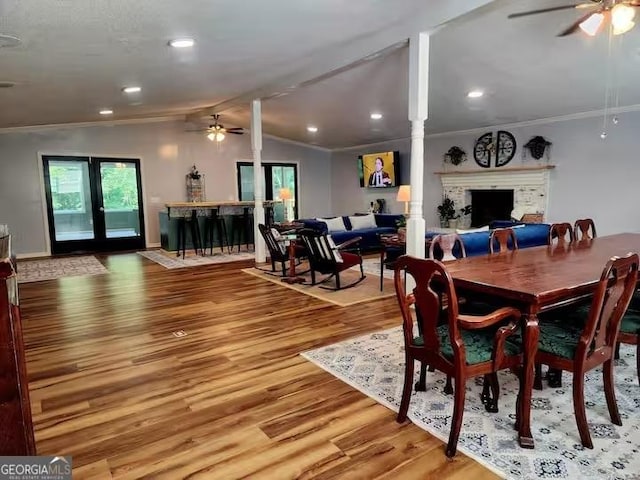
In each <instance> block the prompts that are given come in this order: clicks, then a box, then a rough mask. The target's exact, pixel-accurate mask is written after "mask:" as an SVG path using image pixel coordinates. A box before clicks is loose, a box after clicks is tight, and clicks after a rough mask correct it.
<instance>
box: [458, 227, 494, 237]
mask: <svg viewBox="0 0 640 480" xmlns="http://www.w3.org/2000/svg"><path fill="white" fill-rule="evenodd" d="M488 231H489V225H485V226H484V227H479V228H468V229H466V230H464V229H462V228H456V233H457V234H458V235H464V234H465V233H476V232H488Z"/></svg>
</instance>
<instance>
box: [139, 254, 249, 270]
mask: <svg viewBox="0 0 640 480" xmlns="http://www.w3.org/2000/svg"><path fill="white" fill-rule="evenodd" d="M137 253H138V255H141V256H143V257H145V258H148V259H149V260H151V261H153V262H156V263H159V264H160V265H162V266H163V267H164V268H168V269H174V268H186V267H201V266H203V265H217V264H220V263H229V262H239V261H246V260H254V259H255V258H256V255H255V253H253V252H239V253H237V252H236V253H216V254H215V255H213V256H211V255H207V256H205V257H203V256H201V255H195V254H191V255H186V256H185V258H184V259H183V258H182V255H180V256H179V257H178V256H176V252H166V251H164V250H147V251H144V252H137Z"/></svg>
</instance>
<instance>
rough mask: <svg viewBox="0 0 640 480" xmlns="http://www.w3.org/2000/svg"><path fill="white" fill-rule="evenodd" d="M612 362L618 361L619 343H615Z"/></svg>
mask: <svg viewBox="0 0 640 480" xmlns="http://www.w3.org/2000/svg"><path fill="white" fill-rule="evenodd" d="M613 359H614V360H620V342H616V350H615V353H614V355H613Z"/></svg>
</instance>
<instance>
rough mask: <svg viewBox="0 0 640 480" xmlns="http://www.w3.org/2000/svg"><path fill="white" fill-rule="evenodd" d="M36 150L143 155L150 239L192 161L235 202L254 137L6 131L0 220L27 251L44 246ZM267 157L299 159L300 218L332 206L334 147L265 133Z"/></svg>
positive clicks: (216, 192)
mask: <svg viewBox="0 0 640 480" xmlns="http://www.w3.org/2000/svg"><path fill="white" fill-rule="evenodd" d="M38 153H42V154H84V155H88V154H91V155H102V156H127V157H134V158H141V160H142V162H141V163H142V177H143V178H142V183H143V193H144V202H145V209H146V216H145V223H146V226H147V243H148V244H156V243H158V242H159V241H160V236H159V229H158V212H159V211H161V210H163V209H164V203H166V202H169V201H183V200H185V196H186V192H185V180H184V177H185V175H186V174H187V173H188V172H189V170H190V167H191V165H193V164H194V163H195V164H196V166H197V167H198V170H199V171H200V172H201V173H204V175H205V187H206V196H207V199H208V200H233V199H236V198H237V180H236V168H235V162H236V161H238V160H250V159H251V157H252V155H251V143H250V137H249V135H248V134H245V135H242V136H240V135H228V136H227V138H226V139H225V140H224V142H222V143H220V144H218V143H215V142H210V141H209V140H207V139H206V138H205V136H204V135H203V134H202V133H194V132H185V131H184V124H183V122H181V121H165V122H156V123H144V124H129V125H115V126H99V125H94V126H89V127H73V128H64V127H60V128H56V129H41V130H37V131H27V132H12V133H0V223H7V224H9V227H10V229H11V231H12V233H13V235H14V242H13V245H14V248H15V249H16V251H17V252H18V253H22V254H27V253H41V252H45V251H46V238H47V236H48V233H47V232H46V231H45V223H44V216H43V207H42V204H43V201H42V195H41V191H42V187H41V184H40V174H39V165H38V162H39V158H38ZM262 158H263V161H265V162H267V161H291V162H299V181H300V193H301V196H300V205H299V211H300V214H301V216H305V217H311V216H321V215H326V214H327V212H328V211H330V209H331V184H330V182H329V180H328V179H329V178H330V170H331V161H330V153H329V152H326V151H323V150H319V149H312V148H307V147H304V146H300V145H297V144H292V143H287V142H282V141H278V140H275V139H270V138H265V139H264V143H263V151H262Z"/></svg>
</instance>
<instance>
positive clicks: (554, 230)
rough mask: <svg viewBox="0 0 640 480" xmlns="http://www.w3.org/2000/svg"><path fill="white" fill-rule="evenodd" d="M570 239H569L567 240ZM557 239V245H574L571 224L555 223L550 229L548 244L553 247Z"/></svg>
mask: <svg viewBox="0 0 640 480" xmlns="http://www.w3.org/2000/svg"><path fill="white" fill-rule="evenodd" d="M567 237H568V238H567ZM555 239H557V243H558V244H561V243H567V244H569V243H573V241H574V240H575V236H574V235H573V228H572V227H571V224H570V223H566V222H565V223H554V224H552V225H551V228H550V229H549V238H548V242H547V243H548V244H549V245H553V241H554V240H555Z"/></svg>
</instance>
